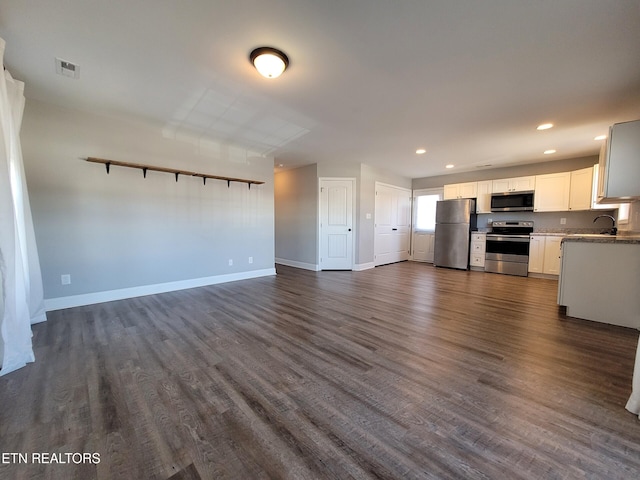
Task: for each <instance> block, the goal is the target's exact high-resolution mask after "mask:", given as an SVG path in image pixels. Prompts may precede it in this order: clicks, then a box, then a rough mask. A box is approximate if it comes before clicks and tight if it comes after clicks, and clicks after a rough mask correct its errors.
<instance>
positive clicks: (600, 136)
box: [594, 135, 607, 140]
mask: <svg viewBox="0 0 640 480" xmlns="http://www.w3.org/2000/svg"><path fill="white" fill-rule="evenodd" d="M606 138H607V136H606V135H598V136H597V137H595V138H594V140H604V139H606Z"/></svg>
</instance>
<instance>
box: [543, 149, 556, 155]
mask: <svg viewBox="0 0 640 480" xmlns="http://www.w3.org/2000/svg"><path fill="white" fill-rule="evenodd" d="M552 153H556V151H555V150H553V149H551V150H545V151H544V154H545V155H551V154H552Z"/></svg>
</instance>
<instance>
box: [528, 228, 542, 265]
mask: <svg viewBox="0 0 640 480" xmlns="http://www.w3.org/2000/svg"><path fill="white" fill-rule="evenodd" d="M544 240H545V237H543V236H542V235H531V243H529V271H530V272H533V273H542V270H543V268H544Z"/></svg>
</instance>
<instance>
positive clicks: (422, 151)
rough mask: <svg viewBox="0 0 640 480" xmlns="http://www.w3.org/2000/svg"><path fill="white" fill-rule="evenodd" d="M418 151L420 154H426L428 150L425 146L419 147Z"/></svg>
mask: <svg viewBox="0 0 640 480" xmlns="http://www.w3.org/2000/svg"><path fill="white" fill-rule="evenodd" d="M416 153H417V154H418V155H422V154H424V153H427V151H426V150H425V149H424V148H419V149H417V150H416Z"/></svg>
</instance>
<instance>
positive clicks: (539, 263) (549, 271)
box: [529, 234, 562, 275]
mask: <svg viewBox="0 0 640 480" xmlns="http://www.w3.org/2000/svg"><path fill="white" fill-rule="evenodd" d="M561 244H562V236H561V235H536V234H533V235H531V243H530V244H529V272H530V273H543V274H546V275H560V256H561Z"/></svg>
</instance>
